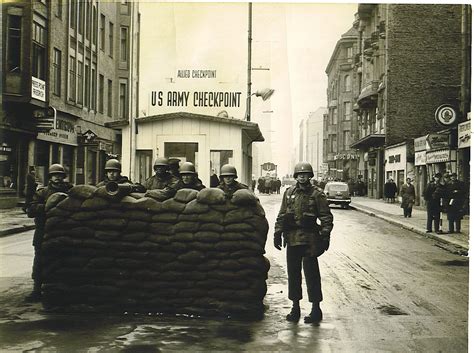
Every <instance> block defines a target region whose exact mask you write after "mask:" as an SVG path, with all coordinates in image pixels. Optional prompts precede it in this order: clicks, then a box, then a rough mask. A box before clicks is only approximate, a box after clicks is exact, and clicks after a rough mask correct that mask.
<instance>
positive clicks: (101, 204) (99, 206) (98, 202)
mask: <svg viewBox="0 0 474 353" xmlns="http://www.w3.org/2000/svg"><path fill="white" fill-rule="evenodd" d="M108 206H109V203H108V202H107V200H104V199H102V198H99V197H94V198H93V199H87V200H85V201H84V202H83V203H82V206H81V209H85V210H104V209H106V208H107V207H108Z"/></svg>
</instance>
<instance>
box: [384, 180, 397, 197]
mask: <svg viewBox="0 0 474 353" xmlns="http://www.w3.org/2000/svg"><path fill="white" fill-rule="evenodd" d="M397 191H398V188H397V184H395V182H394V181H393V179H392V178H390V179H388V180H387V182H386V183H385V185H384V194H385V198H386V200H387V202H388V203H394V202H395V195H396V193H397Z"/></svg>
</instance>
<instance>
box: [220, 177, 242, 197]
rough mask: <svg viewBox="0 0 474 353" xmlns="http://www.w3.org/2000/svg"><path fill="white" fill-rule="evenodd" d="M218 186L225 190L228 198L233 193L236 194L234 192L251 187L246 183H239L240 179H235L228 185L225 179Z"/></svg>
mask: <svg viewBox="0 0 474 353" xmlns="http://www.w3.org/2000/svg"><path fill="white" fill-rule="evenodd" d="M217 188H218V189H221V190H222V191H224V193H225V197H226V199H228V200H230V199H231V198H232V195H234V192H236V191H237V190H241V189H247V190H248V188H249V187H248V186H247V185H245V184H242V183H239V182H238V181H234V182H233V183H232V184H230V185H229V186H227V185H226V184H225V183H224V181H221V182H220V184H219V185H217Z"/></svg>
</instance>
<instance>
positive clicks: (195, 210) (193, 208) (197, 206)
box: [183, 200, 209, 215]
mask: <svg viewBox="0 0 474 353" xmlns="http://www.w3.org/2000/svg"><path fill="white" fill-rule="evenodd" d="M206 212H209V205H206V204H204V203H199V202H198V201H197V200H192V201H191V202H189V203H187V204H186V207H185V208H184V210H183V215H188V214H202V213H206Z"/></svg>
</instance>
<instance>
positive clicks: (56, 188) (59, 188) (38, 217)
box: [28, 181, 73, 292]
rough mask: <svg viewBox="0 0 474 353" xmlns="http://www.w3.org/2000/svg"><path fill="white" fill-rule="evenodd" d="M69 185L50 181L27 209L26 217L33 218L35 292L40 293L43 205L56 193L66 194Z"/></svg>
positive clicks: (44, 216)
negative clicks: (55, 183)
mask: <svg viewBox="0 0 474 353" xmlns="http://www.w3.org/2000/svg"><path fill="white" fill-rule="evenodd" d="M72 186H73V185H72V184H70V183H64V182H63V183H60V184H59V185H54V184H53V183H52V182H51V181H50V182H49V184H48V186H46V187H42V188H40V189H39V190H38V191H36V193H35V194H34V195H33V200H32V201H31V203H30V205H29V207H28V217H30V218H33V217H34V218H35V225H36V229H35V234H34V236H33V246H34V248H35V257H34V260H33V273H32V278H33V280H34V282H35V283H34V288H35V291H36V292H40V291H41V284H42V277H41V245H42V243H43V237H44V227H45V223H46V212H45V205H46V201H48V198H49V197H50V196H51V195H53V194H55V193H57V192H64V193H67V192H69V190H70V189H71V188H72Z"/></svg>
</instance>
